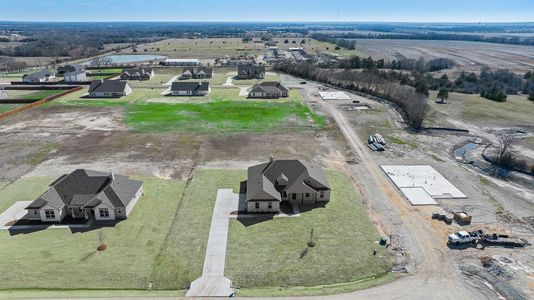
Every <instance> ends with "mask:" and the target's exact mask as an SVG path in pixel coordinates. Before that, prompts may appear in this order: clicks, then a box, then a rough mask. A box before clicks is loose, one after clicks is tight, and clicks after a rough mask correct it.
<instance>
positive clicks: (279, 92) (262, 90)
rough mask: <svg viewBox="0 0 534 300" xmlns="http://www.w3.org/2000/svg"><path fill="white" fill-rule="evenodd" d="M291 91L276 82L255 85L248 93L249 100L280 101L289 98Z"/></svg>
mask: <svg viewBox="0 0 534 300" xmlns="http://www.w3.org/2000/svg"><path fill="white" fill-rule="evenodd" d="M288 95H289V90H288V89H287V88H286V87H285V86H283V85H282V84H280V82H275V81H265V82H262V83H258V84H256V85H254V86H253V87H252V88H251V89H250V92H249V93H248V97H249V98H265V99H278V98H282V97H287V96H288Z"/></svg>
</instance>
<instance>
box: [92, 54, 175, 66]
mask: <svg viewBox="0 0 534 300" xmlns="http://www.w3.org/2000/svg"><path fill="white" fill-rule="evenodd" d="M102 58H110V59H111V63H112V64H127V63H136V62H142V61H149V60H158V59H165V58H167V57H166V56H164V55H154V54H116V55H107V56H103V57H102ZM92 61H93V59H91V60H88V61H86V62H83V63H82V65H90V64H91V62H92Z"/></svg>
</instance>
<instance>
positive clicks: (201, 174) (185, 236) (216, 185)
mask: <svg viewBox="0 0 534 300" xmlns="http://www.w3.org/2000/svg"><path fill="white" fill-rule="evenodd" d="M245 177H246V173H245V171H214V170H198V171H197V172H196V173H195V176H194V178H193V180H192V181H191V183H190V184H189V185H188V186H187V188H186V189H185V191H184V198H183V199H182V202H181V205H180V209H179V211H178V213H177V215H176V217H175V218H174V220H175V221H174V223H173V224H172V227H171V230H170V232H169V235H168V238H167V240H166V242H165V244H164V245H163V248H162V251H161V252H160V254H159V255H158V257H157V259H156V263H155V265H154V268H153V274H152V277H151V278H152V279H151V281H152V282H153V286H154V288H155V289H183V288H186V287H187V286H188V285H189V283H190V282H191V281H193V280H195V279H197V278H198V277H200V276H201V275H202V266H203V264H204V255H205V253H206V246H207V243H208V236H209V231H210V225H211V217H212V213H213V207H214V205H215V199H216V196H217V190H218V189H220V188H232V189H234V192H238V191H239V183H240V181H242V180H244V179H245Z"/></svg>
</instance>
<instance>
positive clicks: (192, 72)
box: [180, 67, 213, 79]
mask: <svg viewBox="0 0 534 300" xmlns="http://www.w3.org/2000/svg"><path fill="white" fill-rule="evenodd" d="M211 77H213V69H212V68H200V67H198V68H197V67H189V68H184V69H183V72H182V75H180V79H205V78H211Z"/></svg>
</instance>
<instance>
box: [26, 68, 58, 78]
mask: <svg viewBox="0 0 534 300" xmlns="http://www.w3.org/2000/svg"><path fill="white" fill-rule="evenodd" d="M52 75H54V73H52V72H50V71H49V70H48V69H43V70H39V71H37V72H33V73H31V74H26V75H24V76H22V78H28V77H30V78H35V79H41V78H46V77H50V76H52Z"/></svg>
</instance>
